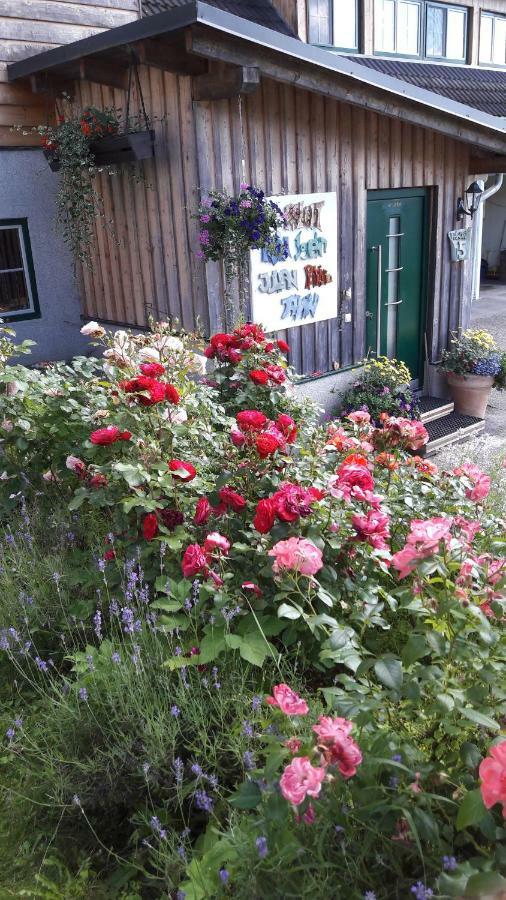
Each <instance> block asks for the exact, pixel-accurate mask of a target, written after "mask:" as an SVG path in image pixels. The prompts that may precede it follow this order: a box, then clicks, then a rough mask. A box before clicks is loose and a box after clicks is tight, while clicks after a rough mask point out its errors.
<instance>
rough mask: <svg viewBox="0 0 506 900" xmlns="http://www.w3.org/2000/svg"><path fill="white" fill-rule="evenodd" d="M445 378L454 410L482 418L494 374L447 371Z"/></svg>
mask: <svg viewBox="0 0 506 900" xmlns="http://www.w3.org/2000/svg"><path fill="white" fill-rule="evenodd" d="M446 378H447V380H448V386H449V388H450V393H451V395H452V400H453V402H454V404H455V410H456V412H458V413H461V414H462V415H465V416H476V417H477V418H478V419H484V418H485V412H486V409H487V404H488V400H489V397H490V392H491V390H492V387H493V384H494V376H493V375H456V374H455V373H454V372H447V374H446Z"/></svg>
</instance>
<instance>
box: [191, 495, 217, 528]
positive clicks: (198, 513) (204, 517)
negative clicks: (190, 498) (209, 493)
mask: <svg viewBox="0 0 506 900" xmlns="http://www.w3.org/2000/svg"><path fill="white" fill-rule="evenodd" d="M211 512H212V506H211V504H210V503H209V500H208V499H207V497H201V498H200V500H199V501H198V502H197V507H196V509H195V515H194V517H193V521H194V523H195V525H205V524H206V522H207V521H208V520H209V518H210V516H211Z"/></svg>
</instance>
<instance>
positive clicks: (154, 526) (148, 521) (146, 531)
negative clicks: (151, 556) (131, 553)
mask: <svg viewBox="0 0 506 900" xmlns="http://www.w3.org/2000/svg"><path fill="white" fill-rule="evenodd" d="M142 533H143V535H144V538H145V540H146V541H152V540H153V538H155V537H156V536H157V534H158V519H157V517H156V513H148V514H147V516H144V522H143V523H142Z"/></svg>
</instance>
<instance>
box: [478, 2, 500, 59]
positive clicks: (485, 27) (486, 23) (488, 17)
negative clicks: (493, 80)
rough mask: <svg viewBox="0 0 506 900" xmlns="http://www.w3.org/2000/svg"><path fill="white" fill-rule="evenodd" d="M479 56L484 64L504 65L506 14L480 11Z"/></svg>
mask: <svg viewBox="0 0 506 900" xmlns="http://www.w3.org/2000/svg"><path fill="white" fill-rule="evenodd" d="M479 58H480V63H485V64H486V65H492V66H504V65H506V16H495V15H493V14H492V13H483V12H482V14H481V20H480V54H479Z"/></svg>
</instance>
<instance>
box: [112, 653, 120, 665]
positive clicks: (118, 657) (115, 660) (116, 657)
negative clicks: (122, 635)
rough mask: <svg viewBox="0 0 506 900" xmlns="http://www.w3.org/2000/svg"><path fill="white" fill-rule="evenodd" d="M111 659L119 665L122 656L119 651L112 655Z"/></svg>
mask: <svg viewBox="0 0 506 900" xmlns="http://www.w3.org/2000/svg"><path fill="white" fill-rule="evenodd" d="M111 659H112V661H113V663H115V665H119V663H120V662H121V656H120V655H119V653H113V654H112V655H111Z"/></svg>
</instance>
